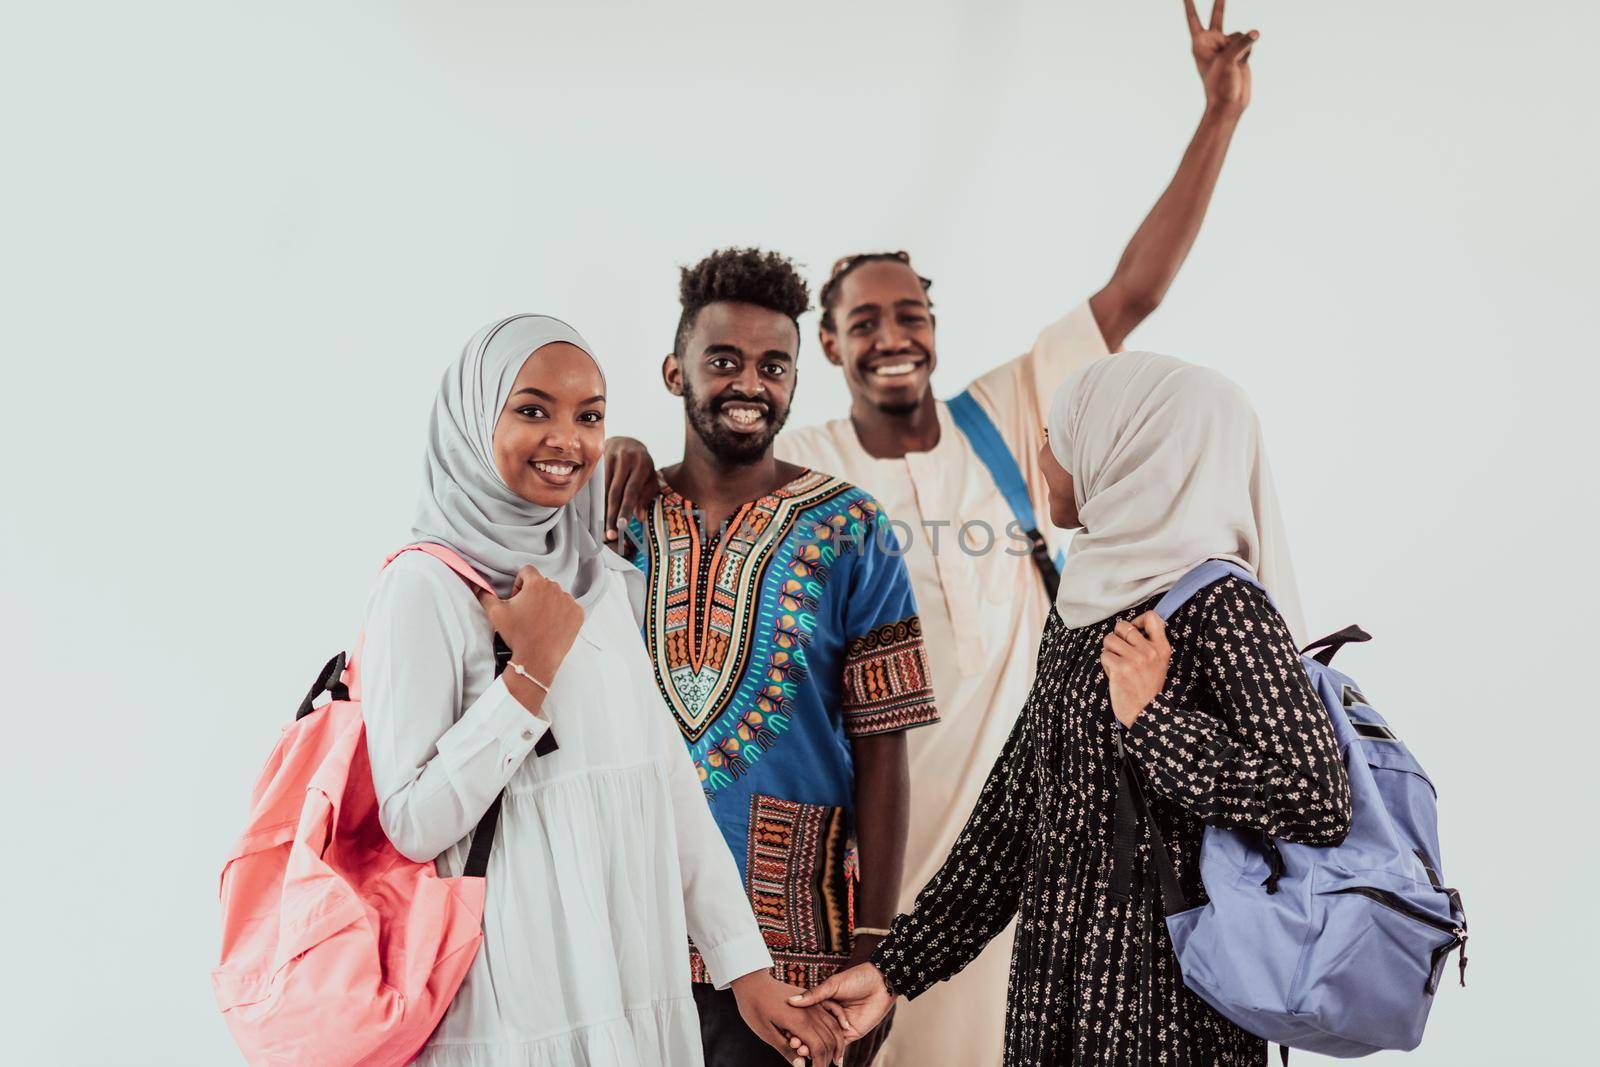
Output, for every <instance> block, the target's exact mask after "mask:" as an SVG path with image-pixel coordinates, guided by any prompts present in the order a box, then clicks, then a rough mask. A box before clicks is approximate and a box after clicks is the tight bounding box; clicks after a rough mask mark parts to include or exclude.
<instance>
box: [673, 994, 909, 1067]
mask: <svg viewBox="0 0 1600 1067" xmlns="http://www.w3.org/2000/svg"><path fill="white" fill-rule="evenodd" d="M694 1006H695V1007H696V1008H698V1009H699V1010H700V1043H701V1044H702V1045H704V1046H705V1052H706V1067H787V1065H788V1063H789V1060H788V1059H787V1058H785V1057H784V1056H782V1055H780V1054H779V1053H778V1050H777V1049H775V1048H773V1047H772V1046H771V1045H769V1044H767V1043H766V1042H765V1041H763V1040H761V1039H760V1038H759V1037H757V1036H756V1035H755V1031H753V1030H751V1029H750V1027H749V1026H747V1025H745V1021H744V1016H742V1015H740V1014H739V1003H738V1001H736V1000H734V999H733V990H731V989H717V988H715V987H713V986H709V985H704V984H702V983H700V982H696V983H695V985H694ZM893 1022H894V1013H893V1012H890V1013H889V1016H888V1018H886V1019H884V1020H883V1022H882V1023H881V1024H879V1026H878V1028H877V1029H876V1030H874V1031H872V1033H870V1034H868V1035H867V1036H866V1037H864V1038H862V1039H861V1040H860V1041H857V1042H856V1043H855V1044H853V1045H851V1046H850V1048H849V1050H848V1051H847V1052H846V1053H845V1056H844V1062H845V1067H868V1065H869V1064H870V1063H872V1058H873V1057H874V1056H876V1055H877V1054H878V1050H879V1049H880V1048H882V1047H883V1039H884V1038H886V1037H888V1036H889V1025H890V1024H891V1023H893ZM818 1067H821V1065H820V1064H819V1065H818Z"/></svg>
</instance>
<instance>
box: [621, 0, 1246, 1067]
mask: <svg viewBox="0 0 1600 1067" xmlns="http://www.w3.org/2000/svg"><path fill="white" fill-rule="evenodd" d="M1184 7H1185V17H1186V20H1187V24H1188V37H1189V44H1190V54H1191V56H1192V58H1193V60H1194V63H1195V67H1196V70H1197V71H1198V73H1199V75H1200V80H1201V85H1202V87H1203V89H1204V93H1205V107H1204V109H1203V111H1202V113H1201V117H1200V120H1199V123H1198V125H1197V127H1196V129H1195V132H1194V134H1193V137H1192V138H1191V140H1190V142H1189V146H1188V148H1187V150H1186V151H1185V152H1184V155H1183V159H1182V161H1181V162H1180V163H1179V164H1178V168H1177V172H1176V174H1174V176H1173V177H1172V180H1171V181H1170V182H1169V183H1168V185H1167V187H1166V189H1165V190H1164V191H1163V192H1162V194H1161V196H1160V198H1159V199H1158V200H1157V201H1156V204H1155V206H1154V207H1153V208H1152V209H1151V211H1150V213H1149V215H1148V216H1147V217H1146V218H1145V220H1144V222H1143V223H1142V224H1141V225H1140V226H1139V228H1138V230H1137V231H1136V232H1135V233H1134V235H1133V238H1132V240H1131V241H1129V243H1128V245H1127V248H1126V249H1125V250H1124V251H1123V252H1122V255H1121V258H1120V259H1119V260H1118V262H1117V265H1116V268H1115V269H1114V270H1113V271H1112V273H1111V277H1110V278H1109V279H1108V280H1107V282H1106V284H1105V285H1104V286H1102V287H1101V288H1100V289H1099V290H1098V291H1097V292H1095V293H1094V294H1093V295H1092V296H1090V297H1089V298H1088V299H1087V300H1085V301H1083V302H1082V303H1080V304H1078V306H1076V307H1074V308H1072V309H1071V310H1070V311H1068V312H1067V314H1066V315H1064V316H1062V317H1061V318H1060V319H1058V320H1056V321H1055V322H1053V323H1051V324H1050V325H1049V326H1047V327H1045V329H1044V330H1043V331H1042V332H1041V333H1039V335H1038V339H1037V340H1036V341H1035V342H1034V344H1033V346H1032V348H1031V349H1030V350H1029V351H1028V352H1026V353H1025V354H1023V355H1022V356H1020V357H1018V358H1014V359H1010V360H1008V361H1005V362H1000V363H997V364H996V365H994V366H993V367H991V368H990V369H989V370H988V371H987V372H985V373H983V374H982V375H980V376H979V377H978V378H977V379H976V380H974V381H972V382H970V383H969V384H968V385H967V388H966V389H965V390H963V391H962V392H961V393H960V394H958V395H957V396H956V397H955V398H954V399H953V400H949V401H946V400H941V399H939V398H938V397H937V396H936V395H935V393H934V387H933V382H932V378H933V374H934V370H935V367H936V366H937V364H938V355H939V352H938V346H937V343H936V339H937V331H936V328H935V327H936V322H935V316H934V310H933V302H932V300H931V299H930V297H929V291H930V286H931V284H932V283H931V282H930V281H929V279H928V278H927V277H926V275H924V274H923V273H922V272H920V271H918V270H917V269H916V268H915V267H914V266H913V265H912V260H911V256H910V255H909V254H907V253H906V252H903V251H884V252H879V251H871V252H865V253H858V254H855V255H849V256H844V257H842V258H841V259H839V260H838V261H837V262H836V263H835V264H834V267H833V269H832V270H831V271H830V272H829V276H828V278H827V279H826V281H825V283H824V284H823V286H822V289H821V292H820V294H819V296H818V303H819V304H820V305H821V306H820V310H821V316H820V320H819V323H818V331H817V337H818V340H819V341H820V343H821V347H822V352H823V355H824V357H825V358H826V359H827V360H828V361H829V362H830V363H832V364H834V365H835V366H837V367H838V368H840V370H841V371H842V372H843V375H844V379H845V384H846V385H847V386H848V387H849V389H850V410H849V411H848V412H847V413H841V417H839V418H836V419H833V420H831V421H829V422H827V423H824V424H822V425H820V426H807V427H801V428H798V429H791V430H789V432H787V433H785V434H784V435H783V436H782V437H780V438H779V439H778V442H777V445H776V454H777V455H778V456H779V457H780V458H782V459H790V460H794V461H795V462H800V463H805V464H809V465H813V466H818V467H823V468H825V469H827V470H831V471H833V472H834V473H836V474H839V475H841V476H843V477H846V478H849V479H851V480H853V481H855V482H857V483H858V484H861V485H864V486H866V487H867V488H868V489H870V490H871V491H872V492H873V493H874V494H876V495H877V497H878V499H879V500H880V501H882V502H883V503H884V504H885V506H886V507H887V508H888V510H889V512H890V513H891V514H892V515H894V517H895V518H896V519H897V520H899V521H900V522H901V523H903V524H906V525H907V526H909V528H910V531H911V536H910V537H909V538H908V540H909V542H910V543H909V544H908V545H907V551H906V556H905V562H906V565H907V567H908V569H909V570H910V573H911V580H912V584H913V587H914V588H915V589H916V594H917V600H918V603H919V605H920V607H921V612H922V621H923V623H924V625H925V627H926V631H927V632H926V640H927V643H928V647H929V649H930V652H931V653H932V655H931V659H932V662H933V669H934V675H935V685H934V690H935V692H936V693H937V694H938V697H939V706H940V709H941V711H942V713H943V714H944V716H945V723H944V725H942V726H940V727H939V729H937V730H924V731H921V732H919V733H918V734H916V735H915V736H914V738H913V739H912V741H911V745H910V748H911V772H912V815H911V831H910V837H909V843H908V847H907V852H906V872H905V873H906V879H905V885H904V887H903V895H902V897H901V902H902V904H903V905H904V906H905V907H907V908H909V907H910V905H911V903H912V900H913V899H914V897H915V894H916V892H917V890H918V889H920V888H921V887H922V886H923V885H924V884H926V883H927V881H928V880H929V879H930V878H931V877H932V876H933V875H934V873H935V872H937V871H938V869H939V867H940V865H941V864H942V863H943V862H944V859H945V857H946V855H947V854H948V852H949V850H950V847H951V845H952V844H953V843H954V841H955V839H956V836H957V835H958V834H959V833H960V831H961V828H962V826H963V825H964V824H965V822H966V819H967V816H968V814H969V813H970V812H971V811H972V808H973V804H974V802H975V801H976V799H977V796H978V792H979V790H980V789H981V788H982V786H983V782H984V779H985V775H986V774H987V772H988V770H989V768H990V766H991V765H992V764H993V763H994V761H995V759H996V757H997V756H998V754H999V752H1000V749H1001V747H1002V745H1003V744H1004V742H1005V739H1006V737H1007V736H1008V735H1009V734H1010V732H1011V727H1012V724H1013V723H1014V722H1015V721H1016V716H1017V711H1018V709H1019V708H1021V707H1022V704H1023V701H1024V699H1025V698H1026V697H1027V694H1028V688H1029V684H1030V682H1031V680H1032V677H1033V665H1034V659H1035V656H1036V654H1037V650H1038V645H1039V635H1040V633H1041V631H1042V630H1043V627H1044V620H1045V618H1046V617H1047V615H1048V613H1049V611H1050V604H1051V599H1052V596H1053V594H1052V592H1051V590H1052V588H1053V583H1054V582H1055V580H1056V566H1057V565H1058V563H1059V561H1060V560H1061V558H1062V557H1061V549H1062V548H1063V545H1064V542H1065V539H1066V535H1065V534H1064V533H1063V532H1062V531H1059V530H1057V529H1055V528H1053V527H1052V526H1050V524H1049V523H1048V522H1044V521H1043V518H1044V517H1045V516H1047V515H1048V511H1047V510H1046V504H1045V501H1046V492H1045V483H1044V479H1043V475H1042V473H1041V471H1040V467H1039V461H1038V450H1039V446H1040V443H1041V442H1040V437H1041V435H1042V433H1043V427H1044V419H1045V411H1046V409H1047V408H1048V406H1049V404H1050V401H1051V398H1052V397H1053V395H1054V394H1055V391H1056V389H1057V388H1059V387H1060V385H1061V383H1062V382H1064V381H1066V380H1067V378H1069V377H1070V376H1071V375H1072V373H1073V372H1074V371H1076V370H1077V369H1079V368H1081V367H1082V366H1084V365H1085V364H1086V363H1088V362H1090V361H1091V360H1094V359H1096V358H1099V357H1102V356H1105V355H1107V354H1108V353H1111V352H1116V351H1118V350H1120V349H1121V347H1122V345H1123V343H1124V342H1125V341H1126V340H1127V338H1128V336H1129V334H1130V333H1132V332H1133V330H1134V329H1135V328H1136V327H1137V326H1138V325H1139V324H1140V323H1141V322H1143V321H1144V319H1145V318H1147V317H1148V316H1149V315H1150V314H1151V312H1153V311H1154V310H1155V309H1156V307H1157V305H1159V304H1160V302H1161V300H1162V298H1163V296H1164V295H1165V294H1166V292H1167V288H1168V287H1169V286H1170V285H1171V283H1172V281H1173V279H1174V277H1175V276H1176V275H1177V273H1178V270H1179V268H1180V267H1181V266H1182V265H1183V262H1184V259H1185V258H1186V257H1187V255H1188V253H1189V249H1190V247H1191V245H1192V244H1193V243H1194V240H1195V237H1196V236H1197V235H1198V233H1199V231H1200V225H1201V223H1202V221H1203V220H1204V218H1205V214H1206V208H1207V205H1208V204H1209V203H1210V201H1211V194H1212V190H1213V189H1214V188H1215V186H1216V182H1217V179H1218V176H1219V174H1220V172H1221V169H1222V164H1223V161H1224V159H1225V158H1226V156H1227V152H1228V146H1229V144H1230V143H1231V141H1232V138H1233V134H1234V131H1235V129H1236V128H1237V125H1238V122H1239V119H1240V117H1241V115H1242V114H1243V113H1244V111H1245V108H1246V106H1247V105H1248V104H1249V101H1250V90H1251V77H1250V64H1249V59H1250V55H1251V52H1252V50H1253V49H1254V47H1255V46H1256V43H1257V40H1258V36H1259V35H1258V34H1256V33H1255V32H1254V31H1250V32H1248V33H1241V32H1234V33H1229V32H1226V31H1225V30H1224V29H1223V15H1224V11H1223V3H1222V0H1216V3H1215V4H1214V6H1213V8H1212V11H1211V14H1210V19H1209V21H1208V22H1207V23H1204V24H1203V23H1202V22H1201V18H1200V14H1199V12H1197V11H1196V9H1195V6H1194V3H1193V0H1185V4H1184ZM1098 158H1100V159H1102V160H1103V159H1105V158H1109V157H1108V156H1107V155H1106V154H1105V153H1100V154H1099V156H1098ZM994 266H995V268H996V269H1002V268H1004V267H1005V266H1006V264H1004V263H997V264H995V265H994ZM974 426H976V429H977V434H978V435H977V437H974V436H971V435H969V433H968V431H969V429H972V428H973V427H974ZM985 427H987V428H988V429H990V430H991V431H993V432H991V433H988V434H984V433H983V430H984V428H985ZM979 438H986V439H987V444H988V445H989V446H990V447H989V448H988V449H987V450H986V452H985V453H984V454H980V452H979V449H978V446H977V443H976V441H977V440H978V439H979ZM991 458H998V459H999V460H1001V461H1002V462H1001V466H1002V467H1010V468H1011V469H1012V471H1014V472H1015V474H1014V475H1012V477H1011V479H1010V489H1011V491H1010V492H1008V491H1006V490H1005V489H1003V488H1002V486H1001V484H1000V482H999V481H998V480H997V476H996V474H995V471H994V469H993V468H992V467H991V466H990V463H989V459H991ZM649 465H650V460H649V458H648V454H647V453H645V451H644V449H643V446H642V445H637V444H636V443H634V442H630V441H627V440H626V439H621V440H618V441H617V442H611V443H608V445H607V469H608V470H610V471H612V472H613V475H614V476H632V477H633V479H634V484H645V480H644V479H642V478H641V477H639V476H638V474H637V473H636V468H640V469H645V470H648V469H649ZM1019 486H1020V489H1019V488H1018V487H1019ZM1018 499H1021V500H1023V501H1027V502H1028V505H1029V506H1028V508H1027V509H1019V508H1017V507H1014V506H1013V505H1014V503H1015V501H1016V500H1018ZM622 503H623V502H622V501H621V500H620V499H619V501H618V506H621V504H622ZM1029 511H1031V512H1032V514H1029V513H1028V512H1029ZM904 528H906V527H905V526H902V529H904ZM1010 959H1011V931H1010V929H1009V928H1008V929H1007V930H1006V931H1004V932H1003V933H1001V934H1000V935H999V936H997V937H996V938H995V939H994V940H993V941H991V942H990V943H989V945H988V946H987V948H985V949H984V951H983V952H982V953H981V954H980V955H979V956H978V958H977V959H976V960H974V961H973V962H972V963H971V964H970V965H969V966H968V967H967V968H966V969H965V970H964V971H963V972H962V973H961V974H959V975H957V976H956V977H955V978H953V979H951V980H950V981H948V982H942V983H940V984H939V985H937V986H935V987H934V988H933V989H930V990H928V991H927V992H926V993H923V994H922V995H921V996H919V997H918V998H917V999H916V1000H915V1001H913V1002H910V1003H907V1004H904V1005H902V1006H901V1009H900V1021H899V1025H898V1026H897V1027H896V1032H895V1033H894V1034H893V1035H891V1036H890V1038H889V1040H888V1042H887V1045H886V1047H885V1048H884V1050H883V1055H882V1057H880V1063H879V1065H878V1067H912V1065H921V1064H928V1063H938V1064H945V1063H948V1064H961V1065H962V1067H996V1065H998V1064H999V1063H1000V1059H1001V1047H1002V1043H1003V1036H1002V1031H1003V1025H1004V1017H1005V1002H1006V984H1007V976H1008V972H1009V968H1010Z"/></svg>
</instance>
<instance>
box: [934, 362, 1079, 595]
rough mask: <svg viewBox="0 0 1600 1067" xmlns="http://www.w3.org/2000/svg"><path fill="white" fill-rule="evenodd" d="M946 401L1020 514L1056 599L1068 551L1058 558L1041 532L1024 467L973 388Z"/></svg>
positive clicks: (1047, 586)
mask: <svg viewBox="0 0 1600 1067" xmlns="http://www.w3.org/2000/svg"><path fill="white" fill-rule="evenodd" d="M946 404H947V406H948V407H949V408H950V418H951V419H952V420H953V421H954V422H955V424H956V429H958V430H960V431H961V433H962V435H963V436H964V437H966V439H967V441H968V442H969V443H971V445H972V450H973V451H974V452H976V453H977V454H978V458H979V459H980V460H982V461H983V465H984V466H985V467H986V468H988V471H989V477H990V478H992V479H994V484H995V488H997V489H999V490H1000V495H1001V496H1003V497H1005V498H1006V506H1008V507H1009V508H1010V509H1011V514H1012V515H1014V516H1015V517H1016V520H1017V525H1019V526H1021V527H1022V531H1023V533H1024V534H1025V535H1026V536H1027V538H1028V543H1029V544H1031V545H1032V546H1033V550H1032V553H1031V555H1032V556H1033V564H1034V566H1035V567H1037V568H1038V569H1039V579H1040V581H1042V582H1044V590H1045V593H1046V594H1048V595H1049V597H1050V599H1051V600H1052V601H1053V600H1055V598H1056V589H1057V588H1058V587H1059V586H1060V584H1061V570H1062V567H1063V566H1064V565H1065V564H1066V553H1064V552H1057V553H1056V554H1055V557H1054V558H1052V557H1051V555H1050V546H1049V545H1047V544H1045V540H1044V535H1043V534H1042V533H1040V532H1039V520H1038V517H1037V516H1036V515H1035V514H1034V512H1033V498H1032V497H1030V496H1029V495H1028V483H1027V480H1026V479H1024V478H1023V477H1022V468H1021V467H1019V466H1017V460H1016V457H1015V456H1013V455H1012V454H1011V449H1010V448H1009V447H1008V446H1007V445H1006V440H1005V438H1004V437H1001V436H1000V431H999V429H997V428H996V427H995V424H994V420H993V419H991V418H989V413H988V412H986V411H984V410H983V405H982V404H979V403H978V398H977V397H975V396H973V395H972V390H971V389H968V390H965V391H964V392H962V393H961V394H960V395H959V396H955V397H952V398H950V399H949V400H948V401H946Z"/></svg>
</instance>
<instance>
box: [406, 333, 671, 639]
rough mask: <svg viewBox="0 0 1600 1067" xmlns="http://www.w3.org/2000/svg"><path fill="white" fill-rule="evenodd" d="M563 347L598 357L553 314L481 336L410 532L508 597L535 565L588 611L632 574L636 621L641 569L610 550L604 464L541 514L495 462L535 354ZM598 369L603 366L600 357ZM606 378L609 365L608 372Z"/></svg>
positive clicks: (437, 429) (458, 367)
mask: <svg viewBox="0 0 1600 1067" xmlns="http://www.w3.org/2000/svg"><path fill="white" fill-rule="evenodd" d="M558 341H564V342H566V343H567V344H570V345H575V346H577V347H578V348H581V349H583V351H585V352H587V353H588V354H589V358H590V359H595V357H594V351H593V350H592V349H591V348H590V347H589V344H588V342H586V341H585V340H584V339H583V338H582V337H581V336H579V334H578V331H576V330H574V329H573V328H572V327H571V326H568V325H567V324H566V323H564V322H562V321H561V320H560V319H553V318H550V317H549V316H547V315H512V316H511V317H510V318H505V319H501V320H500V321H498V322H492V323H490V324H489V325H487V326H485V327H484V328H483V329H481V330H479V331H478V332H477V333H475V334H473V335H472V339H471V340H470V341H468V342H467V345H466V347H465V348H463V349H462V350H461V355H460V357H458V358H457V359H456V361H455V362H454V363H452V364H451V365H450V369H449V370H447V371H445V375H444V381H443V382H441V383H440V385H439V396H438V399H437V400H435V401H434V404H433V416H432V418H431V419H430V420H429V423H428V454H427V457H426V459H425V461H424V463H423V483H422V495H421V498H420V499H419V500H418V502H417V512H416V517H415V518H414V519H413V520H412V523H411V533H412V536H413V538H414V539H415V540H417V541H429V542H433V543H436V544H440V545H444V546H445V547H446V548H450V549H453V550H454V551H455V552H457V553H458V554H460V555H461V556H462V557H463V558H464V559H466V560H467V562H469V563H471V564H472V565H473V566H474V567H476V568H477V569H478V572H479V573H480V574H482V575H483V576H484V577H485V578H486V579H488V581H489V584H490V585H492V586H494V588H495V591H496V592H498V593H499V594H500V595H501V596H502V597H504V596H509V595H510V593H511V583H512V580H513V579H514V578H515V577H516V574H517V571H518V570H520V569H521V568H522V567H524V566H526V565H528V564H532V565H533V566H535V567H537V568H539V573H541V574H543V575H544V576H545V577H546V578H549V579H550V580H551V581H553V582H556V583H557V584H559V585H560V586H561V588H563V589H565V590H566V591H567V592H568V593H569V594H571V596H572V598H573V599H574V600H576V601H577V602H578V603H579V604H581V605H582V606H583V607H584V608H585V609H586V610H587V609H588V607H589V606H590V605H591V604H592V603H594V602H595V601H596V600H598V599H599V597H600V595H601V593H602V592H603V591H604V589H605V585H606V583H605V572H606V571H607V570H616V571H620V572H623V575H624V578H625V579H629V576H631V580H630V583H629V598H630V600H632V601H633V602H634V610H635V615H638V613H639V608H640V606H641V605H642V600H643V597H642V593H643V582H642V579H641V577H640V575H639V572H638V571H637V570H636V569H635V568H634V567H633V566H632V565H631V564H629V563H628V562H627V561H626V560H624V559H623V558H622V557H621V556H618V555H617V554H616V553H615V552H612V551H611V550H610V549H608V548H606V547H605V536H604V530H603V526H604V524H605V514H606V505H605V465H604V464H603V463H601V464H599V465H597V466H596V468H595V471H594V474H593V475H592V476H591V477H590V478H589V480H588V482H587V483H585V484H584V486H583V488H582V489H579V490H578V493H577V495H576V496H574V497H573V498H572V500H571V501H569V502H568V503H567V504H566V506H564V507H560V508H547V507H540V506H539V505H537V504H533V503H530V502H529V501H527V500H524V499H523V498H522V497H520V496H518V495H517V494H516V493H514V492H512V491H511V488H510V487H509V486H507V485H506V483H505V479H504V478H502V477H500V471H499V470H498V469H497V468H496V467H495V462H494V445H493V441H494V426H495V422H496V420H498V419H499V417H500V411H501V409H502V408H504V407H505V404H506V398H507V397H508V396H509V395H510V394H511V386H512V384H513V383H514V382H515V381H516V378H517V375H518V374H519V373H521V371H522V368H523V365H524V364H525V363H527V361H528V359H529V357H530V356H532V355H533V354H534V353H535V352H537V351H538V350H539V349H540V348H542V347H543V346H545V345H548V344H553V343H555V342H558ZM595 365H596V366H597V367H599V365H600V361H599V360H598V359H595ZM600 375H601V379H602V381H603V380H604V378H605V368H603V367H600Z"/></svg>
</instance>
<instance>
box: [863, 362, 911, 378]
mask: <svg viewBox="0 0 1600 1067" xmlns="http://www.w3.org/2000/svg"><path fill="white" fill-rule="evenodd" d="M916 369H917V365H916V364H915V363H885V364H884V365H883V366H881V367H873V368H872V373H873V374H877V375H881V376H883V377H885V378H898V377H900V376H901V375H904V374H910V373H911V372H912V371H914V370H916Z"/></svg>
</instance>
